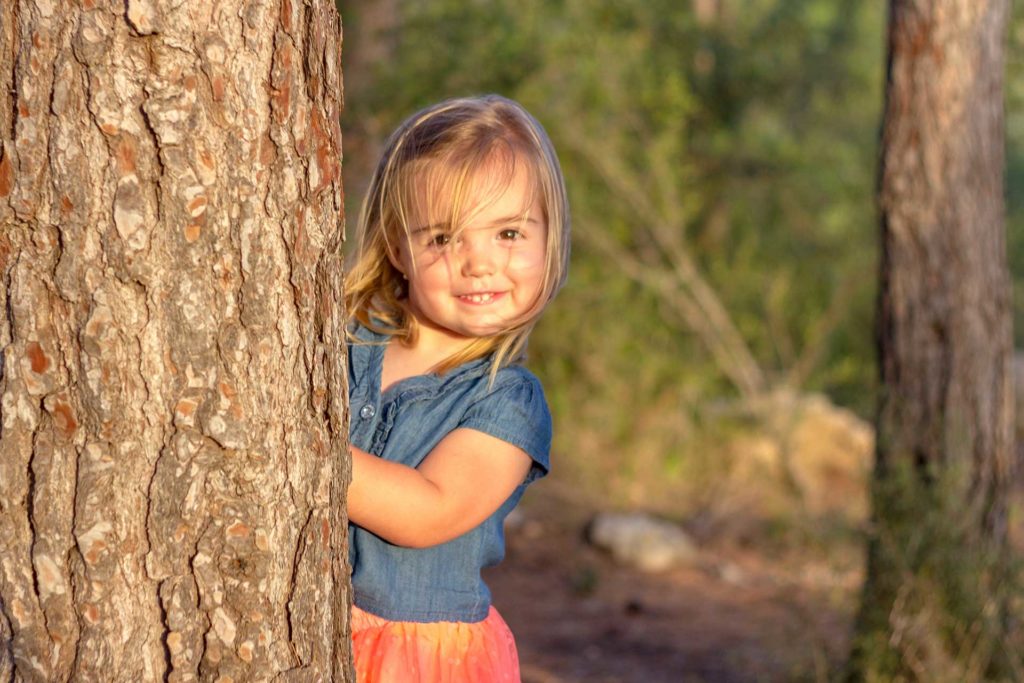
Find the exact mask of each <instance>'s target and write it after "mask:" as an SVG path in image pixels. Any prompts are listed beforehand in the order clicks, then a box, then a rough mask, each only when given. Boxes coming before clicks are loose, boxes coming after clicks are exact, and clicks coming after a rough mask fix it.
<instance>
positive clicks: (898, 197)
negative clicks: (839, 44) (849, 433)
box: [858, 0, 1016, 680]
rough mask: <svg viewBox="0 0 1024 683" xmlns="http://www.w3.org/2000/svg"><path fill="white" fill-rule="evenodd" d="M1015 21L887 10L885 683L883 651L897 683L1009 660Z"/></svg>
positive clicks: (880, 511)
mask: <svg viewBox="0 0 1024 683" xmlns="http://www.w3.org/2000/svg"><path fill="white" fill-rule="evenodd" d="M1007 11H1008V7H1007V2H1006V0H935V1H932V2H921V1H913V0H892V1H891V3H890V24H889V43H888V49H889V63H888V80H887V86H886V101H885V112H884V119H883V125H882V149H881V158H880V166H879V205H880V210H881V228H882V265H881V287H880V294H879V310H878V330H877V332H878V347H879V354H880V379H881V400H880V406H879V412H878V417H877V423H878V424H877V427H878V438H877V459H878V460H877V465H876V492H875V529H874V531H875V535H874V537H873V538H872V542H871V545H870V551H869V560H868V579H867V583H866V588H865V593H864V605H863V608H862V612H861V619H860V624H859V634H858V638H859V643H860V646H859V647H861V648H862V650H861V653H860V654H861V655H862V656H863V657H864V658H865V659H863V660H862V661H861V662H860V663H859V666H860V667H861V668H860V672H861V674H865V672H870V671H871V670H872V666H874V664H872V663H871V662H868V661H866V660H867V659H868V658H869V657H868V655H867V654H866V653H867V651H868V650H870V649H871V645H870V643H872V642H873V643H875V645H876V646H877V647H876V650H879V649H880V650H884V651H885V653H884V654H880V655H879V653H878V652H877V651H876V653H875V654H876V655H879V657H880V659H878V660H876V662H875V664H877V663H878V662H879V661H882V660H885V659H886V658H888V661H889V664H888V665H883V666H882V670H885V669H886V667H887V666H888V667H889V675H911V676H922V675H924V676H925V678H929V679H930V680H946V677H949V680H973V679H972V678H971V674H972V671H973V673H975V674H978V671H979V669H977V668H976V669H971V668H970V667H971V666H974V667H981V670H983V669H984V668H985V667H986V666H988V664H986V662H988V663H992V662H995V661H996V660H997V659H998V650H999V649H1000V647H1001V646H1002V645H1003V643H1001V642H1000V639H1001V638H1002V637H1003V635H1004V634H1001V633H999V630H1000V624H999V622H1000V619H999V616H1000V615H1002V614H1003V613H1004V610H1005V606H1006V605H1005V601H1004V600H1005V595H1004V594H1003V591H1002V590H1000V584H999V577H1000V565H1001V558H1004V556H1005V552H1006V534H1007V502H1008V500H1007V499H1008V495H1009V492H1010V486H1011V481H1012V478H1013V475H1014V470H1015V467H1016V464H1015V462H1014V457H1015V456H1014V449H1013V431H1012V425H1013V417H1012V416H1013V394H1012V391H1013V386H1012V375H1011V372H1010V367H1011V365H1010V364H1011V352H1012V335H1011V324H1012V323H1011V316H1010V313H1011V311H1010V291H1011V290H1010V278H1009V273H1008V270H1007V266H1006V245H1005V228H1004V203H1003V202H1004V200H1003V167H1004V152H1003V99H1002V91H1003V72H1004V54H1003V52H1004V42H1005V36H1004V33H1005V28H1006V21H1007ZM953 543H956V544H958V547H956V548H951V547H949V546H950V545H951V544H953ZM926 587H927V588H926ZM928 590H931V591H932V595H931V596H930V597H928V596H927V595H926V594H927V592H928ZM954 622H960V623H959V626H956V625H955V624H954ZM958 627H959V628H960V630H961V632H960V635H959V636H958V635H957V634H956V631H957V628H958ZM924 634H928V635H924ZM979 634H981V635H979ZM967 660H970V661H973V662H974V663H973V664H970V663H969V662H968V661H967ZM936 667H938V668H936ZM964 667H967V668H964ZM894 669H895V671H894ZM875 672H876V673H877V672H878V670H877V669H875ZM958 675H963V676H966V677H964V678H957V676H958ZM978 675H980V674H978Z"/></svg>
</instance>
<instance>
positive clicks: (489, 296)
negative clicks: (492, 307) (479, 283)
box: [459, 292, 501, 304]
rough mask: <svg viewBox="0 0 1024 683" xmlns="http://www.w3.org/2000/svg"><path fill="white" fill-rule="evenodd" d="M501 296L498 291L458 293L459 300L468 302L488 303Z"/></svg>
mask: <svg viewBox="0 0 1024 683" xmlns="http://www.w3.org/2000/svg"><path fill="white" fill-rule="evenodd" d="M499 296H501V293H500V292H480V293H477V294H460V295H459V300H460V301H464V302H466V303H468V304H489V303H491V302H492V301H494V300H495V299H497V298H498V297H499Z"/></svg>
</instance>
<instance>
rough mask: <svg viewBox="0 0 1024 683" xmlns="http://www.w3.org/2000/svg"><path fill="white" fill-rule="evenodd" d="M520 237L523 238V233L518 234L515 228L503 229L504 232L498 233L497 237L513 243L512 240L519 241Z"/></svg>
mask: <svg viewBox="0 0 1024 683" xmlns="http://www.w3.org/2000/svg"><path fill="white" fill-rule="evenodd" d="M522 236H523V233H521V232H519V231H518V230H516V229H515V228H505V229H504V230H502V231H501V232H499V233H498V237H500V238H501V239H503V240H513V241H514V240H517V239H519V238H520V237H522Z"/></svg>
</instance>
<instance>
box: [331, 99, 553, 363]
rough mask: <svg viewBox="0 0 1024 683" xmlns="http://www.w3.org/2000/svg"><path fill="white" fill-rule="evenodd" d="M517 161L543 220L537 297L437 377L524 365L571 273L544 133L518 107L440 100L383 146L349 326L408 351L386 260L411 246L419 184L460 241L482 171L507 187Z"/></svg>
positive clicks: (396, 285)
mask: <svg viewBox="0 0 1024 683" xmlns="http://www.w3.org/2000/svg"><path fill="white" fill-rule="evenodd" d="M518 160H523V161H525V162H526V166H527V171H528V174H529V178H530V181H531V182H532V184H533V191H534V198H535V199H538V200H539V201H540V204H541V209H542V211H543V213H544V218H545V220H546V221H547V244H546V249H545V259H546V264H545V269H544V277H543V280H542V284H541V290H540V294H539V295H538V298H537V301H536V302H535V303H534V305H533V306H532V307H531V308H530V309H529V310H528V311H527V312H526V314H525V315H524V316H523V317H522V319H520V320H517V321H513V322H512V326H511V327H510V328H509V329H508V330H505V331H502V332H499V333H498V334H496V335H494V336H491V337H481V338H479V339H475V340H473V341H471V342H469V343H468V344H467V345H466V346H465V347H464V348H462V349H461V350H459V351H458V352H456V353H454V354H453V355H451V356H449V357H448V358H446V359H444V360H443V361H442V362H441V363H439V364H438V365H437V367H435V368H434V370H435V371H436V372H438V373H444V372H447V371H448V370H451V369H452V368H455V367H456V366H458V365H461V364H463V363H467V362H469V361H472V360H476V359H478V358H482V357H484V356H487V355H490V354H492V353H493V354H494V364H493V367H492V379H493V377H494V374H495V373H496V372H497V371H498V369H500V368H501V367H504V366H505V365H508V364H509V363H513V362H516V361H518V360H521V359H522V357H523V356H524V354H525V351H526V342H527V339H528V337H529V335H530V332H531V331H532V330H533V326H534V325H535V324H536V322H537V319H538V318H539V317H540V314H541V312H542V311H543V310H544V307H545V306H546V305H547V304H548V302H550V301H551V299H552V298H554V296H555V294H556V293H557V292H558V290H559V289H560V288H561V287H562V285H563V284H564V283H565V279H566V276H567V275H568V270H569V202H568V198H567V196H566V191H565V182H564V180H563V177H562V170H561V167H560V166H559V163H558V157H557V156H556V155H555V150H554V147H553V146H552V144H551V140H550V139H549V138H548V136H547V133H546V132H545V131H544V128H543V127H542V126H541V125H540V123H538V122H537V120H536V119H535V118H534V117H533V116H531V115H530V114H529V112H527V111H526V110H525V109H524V108H523V107H522V105H520V104H518V103H517V102H514V101H512V100H510V99H507V98H505V97H501V96H499V95H483V96H480V97H466V98H457V99H450V100H445V101H443V102H439V103H438V104H435V105H433V106H431V107H427V108H426V109H423V110H421V111H418V112H416V113H415V114H413V115H412V116H410V117H409V118H407V119H406V120H405V121H404V122H403V123H402V124H401V125H400V126H399V127H398V128H397V129H396V130H395V132H394V133H392V134H391V137H389V138H388V140H387V142H386V143H385V145H384V152H383V153H382V155H381V159H380V162H379V163H378V165H377V169H376V171H375V172H374V174H373V178H372V180H371V181H370V187H369V189H368V191H367V194H366V198H365V199H364V201H363V206H362V210H361V211H360V215H359V224H358V228H357V230H358V232H357V235H356V249H355V252H354V254H353V260H352V262H351V263H350V265H349V267H348V272H347V275H346V277H345V307H346V311H347V316H348V320H349V321H350V322H351V321H352V320H358V321H359V322H360V323H361V324H362V325H363V326H365V327H367V328H369V329H371V330H373V331H375V332H378V333H380V334H387V335H390V336H395V337H397V338H398V339H400V340H401V341H402V342H403V343H405V344H414V343H415V342H416V339H417V335H418V328H417V322H416V319H415V317H414V316H413V315H412V314H411V313H410V312H409V309H408V306H407V297H408V288H407V284H408V283H407V282H406V281H405V279H404V277H403V274H402V272H401V271H399V270H398V268H396V267H395V265H394V264H393V259H394V258H396V250H395V245H396V244H398V240H405V241H406V243H408V240H409V239H410V230H411V226H410V224H409V214H410V208H411V207H414V206H416V205H417V202H420V201H422V200H421V197H422V195H423V184H424V183H427V188H426V189H427V190H428V191H430V192H442V193H445V195H446V198H447V199H450V200H451V204H450V207H449V208H448V211H449V217H450V225H451V226H452V230H453V231H455V232H456V233H457V232H458V230H459V224H460V223H461V220H462V218H463V217H464V216H465V215H467V214H468V213H469V212H471V211H472V210H473V209H474V208H475V207H472V206H467V204H468V201H469V199H470V196H469V195H471V194H472V193H471V192H470V188H471V183H472V181H473V180H474V178H476V177H477V176H478V174H479V172H480V171H481V170H482V169H483V168H484V167H485V166H486V167H488V168H493V166H494V165H495V164H497V165H498V166H499V167H500V168H502V169H504V171H506V173H507V175H504V176H503V177H504V179H505V181H506V183H510V182H511V178H512V175H513V173H514V172H515V171H514V169H515V166H516V164H517V162H518ZM424 173H426V179H425V176H424ZM505 187H507V185H501V183H500V182H499V183H496V184H495V186H494V187H493V188H492V187H489V188H488V189H491V190H493V191H495V192H496V193H500V192H501V191H503V189H504V188H505ZM430 192H428V194H429V193H430ZM430 201H431V199H430V198H429V197H428V199H427V202H428V203H429V202H430ZM441 203H442V204H443V201H442V202H441ZM348 327H349V330H350V331H351V325H349V326H348Z"/></svg>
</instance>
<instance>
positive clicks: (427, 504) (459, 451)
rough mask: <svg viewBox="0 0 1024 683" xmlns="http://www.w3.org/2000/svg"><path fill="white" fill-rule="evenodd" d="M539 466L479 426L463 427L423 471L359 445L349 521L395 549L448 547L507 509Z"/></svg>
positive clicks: (434, 453)
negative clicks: (504, 505)
mask: <svg viewBox="0 0 1024 683" xmlns="http://www.w3.org/2000/svg"><path fill="white" fill-rule="evenodd" d="M531 462H532V461H531V459H530V456H529V455H527V453H526V452H525V451H523V450H521V449H519V448H516V447H515V446H513V445H512V444H510V443H508V442H506V441H502V440H501V439H498V438H496V437H493V436H491V435H489V434H484V433H483V432H479V431H476V430H475V429H456V430H455V431H454V432H452V433H451V434H449V435H448V436H446V437H445V438H444V439H443V440H442V441H441V443H439V444H438V445H437V446H435V447H434V450H432V451H431V452H430V454H429V455H427V457H426V458H425V459H424V460H423V462H421V463H420V465H419V467H417V468H412V467H408V466H407V465H401V464H398V463H394V462H389V461H387V460H383V459H381V458H378V457H376V456H373V455H370V454H369V453H367V452H366V451H363V450H360V449H358V448H355V447H354V446H353V447H352V483H351V484H350V485H349V488H348V514H349V519H351V520H352V522H354V523H355V524H358V525H359V526H361V527H363V528H364V529H367V530H369V531H372V532H373V533H375V534H377V535H378V536H380V537H381V538H383V539H385V540H386V541H389V542H391V543H394V544H395V545H400V546H406V547H410V548H425V547H428V546H432V545H437V544H439V543H444V542H446V541H450V540H452V539H453V538H456V537H457V536H461V535H462V534H464V533H466V532H467V531H469V530H470V529H472V528H473V527H475V526H477V525H478V524H480V523H481V522H483V521H484V520H485V519H487V518H488V517H490V516H491V515H492V514H493V513H494V511H495V510H497V509H498V508H499V507H501V505H502V503H504V502H505V501H506V500H508V497H509V496H511V495H512V493H513V492H514V491H515V490H516V487H518V486H519V485H520V484H521V483H523V480H524V479H525V478H526V475H527V473H528V472H529V471H530V464H531Z"/></svg>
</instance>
